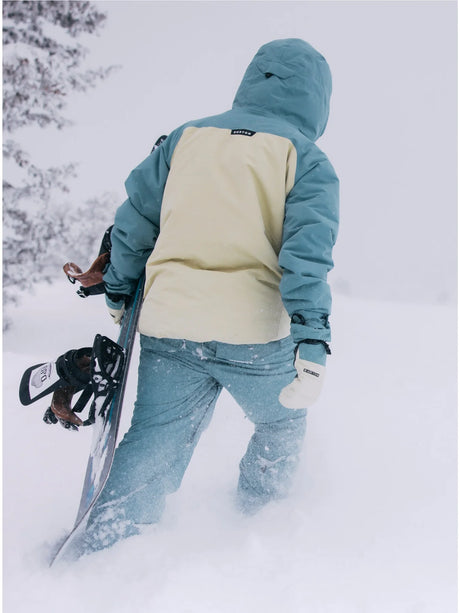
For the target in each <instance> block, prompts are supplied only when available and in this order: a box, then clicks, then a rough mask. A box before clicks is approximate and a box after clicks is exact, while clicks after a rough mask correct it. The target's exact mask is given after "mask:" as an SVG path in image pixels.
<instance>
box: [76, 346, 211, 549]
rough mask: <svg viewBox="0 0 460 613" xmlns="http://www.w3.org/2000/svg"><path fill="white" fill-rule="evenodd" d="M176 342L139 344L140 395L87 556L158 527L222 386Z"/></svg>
mask: <svg viewBox="0 0 460 613" xmlns="http://www.w3.org/2000/svg"><path fill="white" fill-rule="evenodd" d="M186 353H187V349H186V347H185V343H183V342H182V341H179V340H167V339H155V338H150V337H144V336H142V337H141V356H140V362H139V379H138V393H137V401H136V404H135V408H134V412H133V418H132V422H131V426H130V428H129V430H128V432H127V433H126V435H125V436H124V438H123V440H122V441H121V443H120V445H119V446H118V448H117V450H116V452H115V457H114V462H113V466H112V469H111V472H110V476H109V479H108V481H107V484H106V485H105V487H104V489H103V491H102V493H101V495H100V497H99V499H98V501H97V503H96V505H95V508H94V510H93V511H92V513H91V516H90V520H89V523H88V527H87V533H86V539H85V540H86V543H87V544H89V543H91V548H92V550H94V549H100V548H103V547H106V546H109V545H111V544H112V543H113V542H115V541H117V540H119V539H120V538H124V537H125V536H129V535H130V534H135V533H136V532H137V531H138V529H137V526H138V525H139V524H151V523H155V522H157V521H158V520H159V519H160V517H161V514H162V511H163V508H164V503H165V497H166V495H167V494H170V493H172V492H174V491H175V490H177V489H178V487H179V486H180V483H181V481H182V478H183V475H184V472H185V470H186V468H187V466H188V464H189V462H190V459H191V457H192V453H193V451H194V449H195V446H196V444H197V442H198V439H199V437H200V435H201V433H202V432H203V430H204V429H205V428H206V427H207V425H208V424H209V421H210V419H211V416H212V413H213V410H214V407H215V403H216V400H217V397H218V395H219V393H220V391H221V386H220V385H219V384H218V383H217V382H216V381H215V380H214V379H213V378H212V377H211V376H209V374H207V373H206V372H205V371H204V370H200V368H199V362H198V367H197V365H196V364H194V365H193V366H192V367H190V364H189V363H188V361H187V359H186Z"/></svg>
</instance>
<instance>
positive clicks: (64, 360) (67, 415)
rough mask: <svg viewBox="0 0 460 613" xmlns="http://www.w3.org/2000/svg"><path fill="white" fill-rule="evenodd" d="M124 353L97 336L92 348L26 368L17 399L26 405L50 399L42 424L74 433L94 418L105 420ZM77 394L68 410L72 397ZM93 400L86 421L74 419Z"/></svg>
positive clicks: (121, 368)
mask: <svg viewBox="0 0 460 613" xmlns="http://www.w3.org/2000/svg"><path fill="white" fill-rule="evenodd" d="M124 359H125V350H124V349H123V348H122V347H121V346H120V345H118V344H117V343H115V342H114V341H112V340H111V339H110V338H108V337H106V336H101V335H100V334H97V335H96V337H95V339H94V344H93V346H92V347H82V348H81V349H72V350H70V351H67V352H66V353H64V354H63V355H61V356H59V357H58V358H57V360H56V361H54V362H46V363H42V364H36V365H34V366H31V367H30V368H28V369H27V370H26V371H25V373H24V374H23V376H22V379H21V383H20V386H19V399H20V401H21V403H22V404H23V405H26V406H27V405H29V404H32V403H33V402H36V401H37V400H40V399H41V398H43V397H44V396H47V395H49V394H53V395H52V399H51V404H50V406H49V407H48V409H47V410H46V411H45V414H44V416H43V421H44V422H45V423H47V424H56V423H60V424H61V425H62V426H63V427H64V428H65V429H68V430H78V428H79V426H90V425H91V424H93V423H94V422H95V421H96V417H97V416H101V417H102V418H104V419H105V414H106V410H107V407H108V406H109V404H110V402H111V401H112V398H113V395H114V393H115V390H116V389H117V387H118V383H119V380H120V376H121V373H122V371H123V364H124ZM78 392H81V395H80V397H79V398H78V400H77V402H76V403H75V405H74V406H73V407H72V406H71V404H72V400H73V396H74V395H75V394H76V393H78ZM91 397H93V400H92V403H91V406H90V408H89V413H88V417H87V419H86V420H82V419H80V417H79V416H78V415H77V414H78V413H81V412H82V411H83V409H84V408H85V406H86V405H87V404H88V402H89V401H90V399H91Z"/></svg>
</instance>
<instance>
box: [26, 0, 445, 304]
mask: <svg viewBox="0 0 460 613" xmlns="http://www.w3.org/2000/svg"><path fill="white" fill-rule="evenodd" d="M96 4H98V5H99V6H100V8H101V9H103V10H105V11H106V12H107V14H108V21H107V25H106V27H105V28H104V29H103V30H102V32H101V35H100V36H99V37H98V38H95V37H91V38H93V39H94V40H91V38H90V39H88V46H89V47H90V48H91V54H90V56H89V60H90V62H91V63H92V64H95V65H98V64H100V65H108V64H119V65H120V66H121V68H120V70H119V71H118V72H117V73H115V74H113V75H112V76H111V77H110V78H109V79H108V80H107V81H105V82H104V83H102V84H101V85H99V86H98V87H97V88H96V89H94V90H93V91H91V92H90V93H89V94H86V95H85V96H82V95H78V96H75V98H74V99H73V100H71V101H70V104H69V108H68V116H69V117H71V118H73V119H74V120H75V126H74V127H73V128H69V129H66V130H65V131H63V132H61V133H57V134H56V133H54V132H51V131H48V132H47V133H46V139H43V133H40V138H39V139H38V138H36V137H31V141H30V145H27V143H26V148H28V149H29V150H30V151H31V152H33V151H35V153H36V155H40V156H41V158H42V159H43V163H62V162H64V161H74V160H75V161H79V162H80V174H79V178H78V180H77V181H76V183H75V185H74V194H75V198H86V197H90V196H93V195H95V194H97V193H101V192H105V191H111V192H115V193H117V194H119V198H120V202H121V201H122V200H123V199H124V189H123V182H124V180H125V179H126V177H127V175H128V174H129V172H130V170H131V169H132V168H133V167H134V166H135V165H137V164H138V163H139V162H140V161H141V160H142V159H143V158H144V157H145V156H146V155H147V154H148V152H149V151H150V148H151V145H152V143H153V142H154V141H155V140H156V137H157V136H158V135H160V134H163V133H165V134H167V133H168V132H169V131H171V130H172V129H174V128H175V127H177V126H178V125H180V124H181V123H183V122H185V121H188V120H189V119H193V118H198V117H202V116H206V115H211V114H215V113H219V112H221V111H224V110H227V109H228V108H230V107H231V103H232V100H233V97H234V94H235V92H236V89H237V87H238V84H239V81H240V79H241V77H242V75H243V73H244V71H245V69H246V66H247V64H248V63H249V61H250V60H251V59H252V57H253V55H254V54H255V53H256V51H257V49H258V48H259V47H260V45H262V44H264V43H265V42H268V41H269V40H272V39H275V38H286V37H299V38H303V39H305V40H307V41H308V42H310V43H311V44H312V45H313V46H315V47H316V48H317V49H318V50H319V51H320V52H322V53H323V55H324V56H325V57H326V59H327V60H328V62H329V64H330V66H331V70H332V75H333V87H334V91H333V99H332V107H331V115H330V122H329V125H328V128H327V130H326V134H325V136H323V138H322V139H321V140H320V141H319V142H318V144H319V146H320V147H321V148H322V149H323V150H324V151H325V152H326V153H327V154H328V155H329V157H330V159H331V161H332V163H333V164H334V166H335V168H336V171H337V173H338V175H339V177H340V179H341V192H342V193H341V231H340V235H339V242H338V244H337V247H336V250H335V262H336V270H335V271H334V273H333V274H332V275H331V280H332V282H333V285H334V286H335V287H336V290H337V291H344V292H349V293H352V294H354V295H358V296H365V297H370V298H378V299H384V298H398V299H404V300H415V301H425V300H426V301H430V302H433V301H434V302H437V301H441V302H443V301H445V300H447V299H448V298H449V297H450V299H451V300H453V299H454V298H455V296H456V289H455V282H456V278H457V277H456V269H455V268H456V234H457V223H456V212H457V197H456V175H457V159H456V142H457V127H456V117H457V100H456V92H457V84H456V77H457V67H456V61H457V51H456V36H457V18H456V3H455V2H438V1H435V2H416V1H408V2H400V1H387V2H377V1H363V2H359V1H358V2H348V1H341V2H329V1H324V0H323V1H321V2H288V1H281V2H244V1H242V2H218V1H215V2H193V1H191V2H151V1H142V2H136V1H119V2H113V1H110V2H97V3H96ZM82 42H83V41H82ZM85 44H86V41H85ZM31 134H32V133H31ZM44 143H45V146H44Z"/></svg>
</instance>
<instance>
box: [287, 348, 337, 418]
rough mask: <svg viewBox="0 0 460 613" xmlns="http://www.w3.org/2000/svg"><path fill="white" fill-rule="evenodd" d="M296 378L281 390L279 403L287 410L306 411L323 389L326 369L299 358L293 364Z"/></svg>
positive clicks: (297, 354) (297, 356) (297, 355)
mask: <svg viewBox="0 0 460 613" xmlns="http://www.w3.org/2000/svg"><path fill="white" fill-rule="evenodd" d="M294 366H295V369H296V370H297V376H296V378H295V379H294V380H293V381H292V382H291V383H289V385H287V386H286V387H284V388H283V389H282V390H281V393H280V395H279V401H280V402H281V404H282V405H283V406H284V407H286V408H287V409H307V408H308V407H310V406H311V405H312V404H313V403H314V402H316V401H317V400H318V398H319V395H320V393H321V389H322V387H323V381H324V376H325V373H326V367H325V366H322V365H321V364H316V363H315V362H310V361H309V360H304V359H302V358H301V357H300V356H299V349H297V351H296V358H295V362H294Z"/></svg>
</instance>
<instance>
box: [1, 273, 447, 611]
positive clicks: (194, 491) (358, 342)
mask: <svg viewBox="0 0 460 613" xmlns="http://www.w3.org/2000/svg"><path fill="white" fill-rule="evenodd" d="M455 322H456V312H455V308H454V307H449V306H427V305H420V304H397V303H391V302H388V303H385V302H365V301H360V300H359V301H358V300H356V299H353V298H350V297H344V296H340V295H335V300H334V308H333V318H332V326H333V334H334V343H333V356H332V358H330V359H329V363H328V373H327V381H326V387H325V390H324V392H323V394H322V397H321V399H320V401H319V402H318V404H317V405H315V406H314V407H312V409H311V410H310V413H309V421H308V434H307V441H306V446H305V452H304V456H303V461H302V465H301V469H300V471H299V474H298V478H297V482H296V488H295V491H294V492H293V494H292V496H291V497H290V498H289V499H288V500H286V501H283V502H280V503H276V504H273V505H272V506H269V507H267V508H266V509H265V510H263V511H262V512H261V513H260V514H259V515H257V516H254V517H250V518H244V517H241V516H239V515H238V513H237V512H236V511H235V510H234V509H233V506H232V494H233V490H234V487H235V485H236V481H237V477H238V461H239V458H240V457H241V456H242V454H243V452H244V449H245V446H246V443H247V440H248V438H249V436H250V433H251V427H250V424H249V423H248V422H247V421H245V420H244V418H243V416H242V412H241V411H240V410H239V408H238V407H237V405H235V403H234V402H233V401H232V399H231V398H230V397H229V396H228V395H224V396H222V398H221V400H220V402H219V404H218V406H217V409H216V413H215V416H214V420H213V422H212V424H211V426H210V428H209V429H208V430H207V431H206V432H205V434H204V435H203V438H202V440H201V442H200V444H199V446H198V448H197V451H196V454H195V456H194V458H193V460H192V463H191V465H190V467H189V470H188V472H187V474H186V477H185V479H184V482H183V485H182V488H181V489H180V490H179V492H178V493H176V494H174V495H173V496H171V497H170V498H169V503H168V506H167V510H166V513H165V516H164V519H163V521H162V522H161V524H159V525H157V526H154V527H152V528H150V529H149V530H148V531H147V532H146V534H144V535H142V536H139V537H134V538H132V539H129V540H127V541H126V542H123V543H120V544H119V545H117V546H116V547H114V548H112V549H111V550H108V551H104V552H100V553H98V554H94V555H93V556H91V557H87V558H83V559H81V560H80V561H79V562H77V563H74V564H69V563H62V564H61V565H59V566H56V567H53V568H52V569H49V568H48V556H49V552H50V550H51V549H52V547H53V546H54V545H55V543H56V541H57V540H58V539H59V538H60V537H62V536H63V534H64V533H65V532H66V530H68V529H69V528H70V527H71V525H72V524H73V521H74V519H75V514H76V511H77V507H78V502H79V496H80V490H81V485H82V481H83V476H84V471H85V465H86V456H87V453H88V446H89V442H90V436H91V433H90V432H89V431H88V430H85V431H81V432H78V433H73V432H68V431H65V430H63V429H62V428H61V427H60V426H47V425H45V424H44V423H43V422H42V419H41V417H42V414H43V412H44V410H45V408H46V402H45V401H43V402H42V403H40V402H39V403H37V404H35V405H31V406H29V407H22V406H21V405H20V404H19V401H18V399H17V390H18V382H19V379H20V376H21V374H22V372H23V370H24V369H25V368H26V367H27V366H30V365H31V364H33V363H36V362H40V361H46V360H48V359H52V358H55V357H57V356H58V355H59V354H60V353H62V352H63V351H65V350H67V349H70V348H73V347H80V346H84V345H87V344H88V345H90V344H91V343H92V339H93V336H94V334H95V333H96V332H101V333H103V334H108V335H109V336H112V337H113V338H115V337H116V327H115V326H114V325H113V324H112V323H111V322H110V321H109V318H108V316H107V315H106V312H105V307H104V304H103V299H102V298H101V297H96V298H91V299H87V300H81V299H80V298H79V297H77V296H76V295H75V293H74V291H73V290H72V287H71V286H70V285H69V284H67V281H66V280H65V279H62V280H61V281H58V282H56V283H55V284H54V285H52V286H41V287H39V288H38V289H37V292H36V294H35V295H34V296H31V297H30V298H29V299H28V300H27V301H24V303H23V304H22V305H21V306H20V307H18V308H17V309H16V311H15V325H14V327H13V328H12V329H11V330H10V331H9V332H8V333H6V335H5V336H4V610H5V613H26V612H27V613H31V612H33V613H37V612H41V611H46V612H47V613H57V612H60V611H65V612H66V613H81V612H82V611H85V612H86V613H100V612H101V611H110V612H111V613H122V612H123V613H124V612H127V613H128V612H129V613H150V612H152V613H153V612H155V613H207V612H212V613H259V612H260V613H262V612H263V613H275V612H279V611H283V613H303V612H308V613H403V612H404V613H455V612H456V611H457V606H456V593H457V592H456V579H457V572H456V561H457V554H456V545H457V537H456V518H457V506H456V504H457V496H456V483H457V482H456V470H457V461H456V440H457V424H456V372H457V371H456V347H455V340H456V334H455ZM135 365H136V359H134V364H133V369H132V373H135V370H136V369H135ZM134 396H135V376H133V377H132V379H131V381H130V384H129V388H128V392H127V398H126V410H125V413H124V418H123V422H122V429H125V428H126V427H127V425H128V424H129V417H130V406H131V405H132V402H133V400H134Z"/></svg>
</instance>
